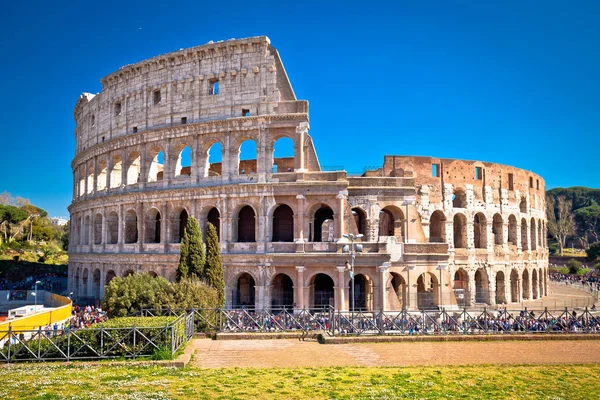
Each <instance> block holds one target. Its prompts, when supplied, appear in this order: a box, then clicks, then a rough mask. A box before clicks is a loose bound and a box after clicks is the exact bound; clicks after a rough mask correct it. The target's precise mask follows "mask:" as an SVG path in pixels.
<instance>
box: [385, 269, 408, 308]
mask: <svg viewBox="0 0 600 400" xmlns="http://www.w3.org/2000/svg"><path fill="white" fill-rule="evenodd" d="M387 291H388V292H389V295H388V299H387V300H388V301H387V304H388V309H389V310H404V309H406V304H407V301H406V300H407V298H408V293H407V292H408V286H407V285H406V281H405V280H404V278H403V277H402V275H400V274H398V273H396V272H390V279H388V282H387Z"/></svg>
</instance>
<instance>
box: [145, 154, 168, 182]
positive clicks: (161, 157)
mask: <svg viewBox="0 0 600 400" xmlns="http://www.w3.org/2000/svg"><path fill="white" fill-rule="evenodd" d="M149 156H150V157H148V158H149V159H150V165H149V166H148V176H147V177H146V181H147V182H158V181H162V180H163V179H164V174H165V152H164V151H163V150H162V149H161V148H160V147H153V148H152V149H150V154H149Z"/></svg>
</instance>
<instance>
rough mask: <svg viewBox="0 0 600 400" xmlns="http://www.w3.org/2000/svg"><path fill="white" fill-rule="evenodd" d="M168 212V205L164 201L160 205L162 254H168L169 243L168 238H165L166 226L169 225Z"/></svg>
mask: <svg viewBox="0 0 600 400" xmlns="http://www.w3.org/2000/svg"><path fill="white" fill-rule="evenodd" d="M168 212H169V211H168V204H167V202H166V201H164V202H163V204H162V207H161V208H160V214H161V215H162V224H161V225H160V241H161V243H162V244H163V253H167V252H168V243H169V237H168V236H167V235H168V233H167V231H168V229H167V225H169V218H168V216H169V215H168Z"/></svg>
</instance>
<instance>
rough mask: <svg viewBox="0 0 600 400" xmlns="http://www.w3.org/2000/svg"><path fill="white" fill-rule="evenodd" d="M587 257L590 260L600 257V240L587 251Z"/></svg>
mask: <svg viewBox="0 0 600 400" xmlns="http://www.w3.org/2000/svg"><path fill="white" fill-rule="evenodd" d="M585 252H586V253H587V258H588V260H590V261H594V260H596V259H598V257H600V242H596V243H592V244H591V245H590V247H588V249H587V250H586V251H585Z"/></svg>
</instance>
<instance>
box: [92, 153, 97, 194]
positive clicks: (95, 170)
mask: <svg viewBox="0 0 600 400" xmlns="http://www.w3.org/2000/svg"><path fill="white" fill-rule="evenodd" d="M93 185H94V187H93V188H92V194H96V189H97V188H98V157H94V177H93Z"/></svg>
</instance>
